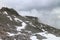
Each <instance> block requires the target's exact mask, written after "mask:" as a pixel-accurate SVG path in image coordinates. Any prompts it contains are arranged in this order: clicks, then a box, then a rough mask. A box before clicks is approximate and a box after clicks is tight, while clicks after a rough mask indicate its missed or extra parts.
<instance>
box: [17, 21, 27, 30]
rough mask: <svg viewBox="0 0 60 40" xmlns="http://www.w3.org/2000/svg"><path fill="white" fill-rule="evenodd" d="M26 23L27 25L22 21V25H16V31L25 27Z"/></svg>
mask: <svg viewBox="0 0 60 40" xmlns="http://www.w3.org/2000/svg"><path fill="white" fill-rule="evenodd" d="M26 25H27V24H26V23H24V22H22V26H16V27H17V31H21V29H25V27H26Z"/></svg>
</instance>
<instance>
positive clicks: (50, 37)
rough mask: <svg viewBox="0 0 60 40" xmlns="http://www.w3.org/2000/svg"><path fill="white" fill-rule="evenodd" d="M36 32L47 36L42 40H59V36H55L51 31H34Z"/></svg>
mask: <svg viewBox="0 0 60 40" xmlns="http://www.w3.org/2000/svg"><path fill="white" fill-rule="evenodd" d="M36 34H39V35H41V36H44V37H46V38H47V39H43V40H60V37H56V36H55V35H53V34H51V33H47V32H40V33H36Z"/></svg>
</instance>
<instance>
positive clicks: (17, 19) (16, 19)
mask: <svg viewBox="0 0 60 40" xmlns="http://www.w3.org/2000/svg"><path fill="white" fill-rule="evenodd" d="M14 20H15V21H16V22H18V21H20V22H23V21H22V20H20V19H19V18H16V17H15V18H14Z"/></svg>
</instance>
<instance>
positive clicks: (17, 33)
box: [0, 7, 60, 40]
mask: <svg viewBox="0 0 60 40" xmlns="http://www.w3.org/2000/svg"><path fill="white" fill-rule="evenodd" d="M0 40H60V30H59V29H56V28H53V27H51V26H49V25H47V24H43V23H40V22H38V18H37V17H32V16H21V15H19V14H18V13H17V12H16V11H15V10H14V9H11V8H7V7H3V8H1V9H0Z"/></svg>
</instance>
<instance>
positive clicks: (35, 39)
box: [30, 36, 38, 40]
mask: <svg viewBox="0 0 60 40" xmlns="http://www.w3.org/2000/svg"><path fill="white" fill-rule="evenodd" d="M30 39H31V40H38V39H37V37H36V36H31V37H30Z"/></svg>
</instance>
